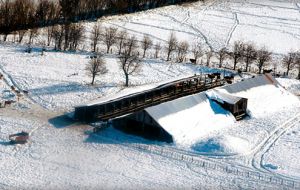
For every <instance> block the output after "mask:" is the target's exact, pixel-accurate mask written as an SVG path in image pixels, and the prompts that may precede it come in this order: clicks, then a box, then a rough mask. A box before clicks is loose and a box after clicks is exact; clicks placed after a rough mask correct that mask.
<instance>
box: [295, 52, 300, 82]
mask: <svg viewBox="0 0 300 190" xmlns="http://www.w3.org/2000/svg"><path fill="white" fill-rule="evenodd" d="M295 66H296V68H297V69H298V76H297V79H299V80H300V51H297V52H296V57H295Z"/></svg>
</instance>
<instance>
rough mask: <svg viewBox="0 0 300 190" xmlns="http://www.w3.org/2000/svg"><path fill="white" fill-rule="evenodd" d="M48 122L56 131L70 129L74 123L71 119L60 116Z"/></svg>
mask: <svg viewBox="0 0 300 190" xmlns="http://www.w3.org/2000/svg"><path fill="white" fill-rule="evenodd" d="M48 122H49V123H50V124H51V125H53V126H54V127H55V128H57V129H62V128H67V127H71V126H74V124H75V123H76V121H75V120H73V119H72V118H70V117H69V116H67V115H60V116H57V117H54V118H51V119H49V120H48Z"/></svg>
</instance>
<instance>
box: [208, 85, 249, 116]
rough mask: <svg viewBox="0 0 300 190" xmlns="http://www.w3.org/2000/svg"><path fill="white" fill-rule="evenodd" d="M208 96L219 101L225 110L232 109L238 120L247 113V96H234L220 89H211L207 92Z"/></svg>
mask: <svg viewBox="0 0 300 190" xmlns="http://www.w3.org/2000/svg"><path fill="white" fill-rule="evenodd" d="M206 96H207V97H208V98H210V99H212V100H214V101H216V102H217V103H219V104H220V105H221V106H222V108H224V109H225V110H228V111H230V112H231V113H232V115H233V116H234V117H235V118H236V119H237V120H240V119H242V118H243V117H244V116H246V115H247V104H248V99H247V98H242V97H238V96H233V95H230V94H227V93H223V92H220V91H218V90H210V91H208V92H206Z"/></svg>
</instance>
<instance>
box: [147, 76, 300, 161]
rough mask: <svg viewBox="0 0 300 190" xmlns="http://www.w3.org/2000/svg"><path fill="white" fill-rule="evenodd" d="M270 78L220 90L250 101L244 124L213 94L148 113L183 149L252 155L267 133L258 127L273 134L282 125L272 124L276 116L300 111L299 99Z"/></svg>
mask: <svg viewBox="0 0 300 190" xmlns="http://www.w3.org/2000/svg"><path fill="white" fill-rule="evenodd" d="M270 77H271V76H265V75H261V76H257V77H255V78H250V79H246V80H244V81H242V82H239V83H235V84H232V85H228V86H224V87H219V88H218V89H217V90H218V91H220V92H225V93H226V94H229V95H233V96H237V97H244V98H247V99H248V108H247V112H248V114H249V115H250V118H249V121H247V120H246V121H245V122H242V124H241V123H240V122H235V118H234V116H233V115H232V114H231V113H230V112H228V111H226V110H224V109H223V108H222V107H221V106H219V105H218V104H217V103H215V102H214V101H212V100H210V99H208V98H211V96H209V95H212V94H211V93H209V92H203V93H199V94H196V95H191V96H187V97H184V98H180V99H177V100H174V101H171V102H166V103H163V104H160V105H157V106H154V107H150V108H147V109H146V111H147V112H148V113H149V114H150V115H151V116H152V118H153V119H155V120H156V122H158V123H159V124H160V126H162V127H163V128H164V129H165V130H166V131H167V132H169V133H170V134H171V135H172V136H173V139H174V141H175V144H176V145H178V146H179V147H181V146H183V147H185V148H191V149H192V150H195V151H198V152H199V151H200V152H201V153H202V154H209V155H236V154H249V153H250V152H251V151H253V150H254V149H255V147H256V145H257V144H259V142H260V141H261V140H262V139H263V138H264V136H265V134H264V132H265V131H262V130H259V129H258V128H257V127H261V126H264V128H263V129H265V130H266V132H267V133H270V132H272V131H274V130H276V125H278V124H275V123H274V121H272V120H274V115H276V114H278V113H284V112H286V111H287V113H290V114H291V115H290V116H292V115H295V114H297V113H298V112H299V111H300V101H299V99H298V98H297V97H296V96H294V95H293V94H291V93H290V92H288V91H286V90H285V89H284V88H282V87H281V86H280V85H279V84H278V83H277V81H276V80H275V79H274V78H270ZM210 92H212V91H210ZM207 94H208V96H207ZM283 116H284V114H283ZM178 118H180V119H178ZM278 118H279V117H278ZM261 120H263V121H261ZM261 122H262V123H261ZM268 122H269V123H273V125H270V124H267V123H268ZM183 126H184V127H183ZM233 131H234V132H233ZM253 134H256V135H255V136H253ZM237 145H239V146H237Z"/></svg>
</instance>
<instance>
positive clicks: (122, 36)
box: [117, 30, 128, 55]
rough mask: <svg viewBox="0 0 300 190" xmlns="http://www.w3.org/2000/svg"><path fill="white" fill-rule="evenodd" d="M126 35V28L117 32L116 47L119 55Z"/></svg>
mask: <svg viewBox="0 0 300 190" xmlns="http://www.w3.org/2000/svg"><path fill="white" fill-rule="evenodd" d="M127 37H128V33H127V31H126V30H122V31H120V32H119V33H118V37H117V44H118V49H119V55H121V53H122V49H123V46H124V42H125V40H126V39H127Z"/></svg>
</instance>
